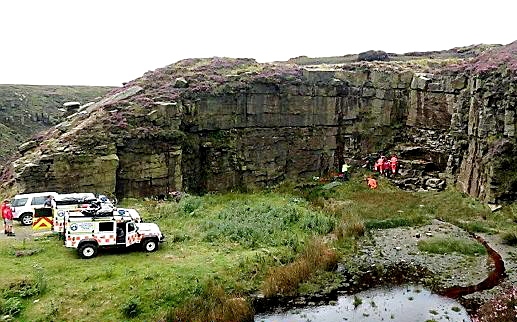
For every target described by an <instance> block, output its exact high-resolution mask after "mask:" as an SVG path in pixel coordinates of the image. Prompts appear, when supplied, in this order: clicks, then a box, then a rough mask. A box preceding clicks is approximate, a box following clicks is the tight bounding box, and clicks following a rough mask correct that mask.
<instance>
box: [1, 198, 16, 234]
mask: <svg viewBox="0 0 517 322" xmlns="http://www.w3.org/2000/svg"><path fill="white" fill-rule="evenodd" d="M2 218H3V219H4V225H5V233H6V234H7V236H14V233H13V211H12V210H11V207H10V206H9V200H7V199H5V200H4V202H3V203H2Z"/></svg>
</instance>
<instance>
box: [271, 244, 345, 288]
mask: <svg viewBox="0 0 517 322" xmlns="http://www.w3.org/2000/svg"><path fill="white" fill-rule="evenodd" d="M337 261H338V255H337V253H336V252H335V251H334V250H332V249H331V248H329V246H328V245H327V244H325V243H324V242H323V241H322V240H321V239H313V240H311V241H310V242H309V243H308V244H307V246H306V247H305V250H304V251H303V252H302V254H301V255H300V256H299V257H298V258H297V259H296V260H295V261H294V262H292V263H289V264H287V265H285V266H280V267H274V268H271V269H270V270H269V271H268V273H267V274H266V278H265V280H264V282H263V284H262V293H263V294H264V296H265V297H273V296H278V295H293V294H295V292H296V290H297V289H298V286H299V285H300V284H301V283H302V282H304V281H307V280H308V279H309V278H311V277H312V276H313V275H314V274H315V273H316V272H317V271H328V270H332V269H334V268H335V267H336V265H337Z"/></svg>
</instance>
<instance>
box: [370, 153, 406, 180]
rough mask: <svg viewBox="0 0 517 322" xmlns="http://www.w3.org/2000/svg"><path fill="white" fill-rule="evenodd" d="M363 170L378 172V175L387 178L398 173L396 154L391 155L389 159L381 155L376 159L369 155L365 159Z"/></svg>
mask: <svg viewBox="0 0 517 322" xmlns="http://www.w3.org/2000/svg"><path fill="white" fill-rule="evenodd" d="M363 168H368V169H369V170H371V171H374V172H378V173H379V174H380V175H384V176H387V177H389V176H392V175H395V174H397V173H398V168H399V159H398V157H397V155H396V154H392V155H391V157H390V158H387V157H385V156H384V155H381V156H379V158H378V159H375V157H373V156H372V155H369V156H368V157H366V158H365V164H364V165H363Z"/></svg>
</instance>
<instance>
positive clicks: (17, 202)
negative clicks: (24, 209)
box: [11, 198, 29, 207]
mask: <svg viewBox="0 0 517 322" xmlns="http://www.w3.org/2000/svg"><path fill="white" fill-rule="evenodd" d="M27 199H29V198H19V199H13V201H12V202H11V207H21V206H25V204H26V203H27Z"/></svg>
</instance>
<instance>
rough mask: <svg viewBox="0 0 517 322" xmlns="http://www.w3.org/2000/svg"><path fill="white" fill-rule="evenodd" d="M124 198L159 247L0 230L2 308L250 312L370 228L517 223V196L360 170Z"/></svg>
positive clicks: (234, 316) (190, 314)
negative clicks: (334, 176) (411, 187)
mask: <svg viewBox="0 0 517 322" xmlns="http://www.w3.org/2000/svg"><path fill="white" fill-rule="evenodd" d="M122 204H123V205H124V206H126V207H134V208H136V209H138V210H139V211H140V213H141V215H142V217H143V218H144V219H145V220H146V221H148V222H156V223H157V224H158V225H159V226H160V228H161V230H162V232H163V233H164V234H165V235H166V239H167V241H166V243H164V244H162V245H161V248H160V249H159V250H158V251H157V252H155V253H143V252H140V251H127V250H112V251H101V252H100V253H99V256H98V257H96V258H94V259H91V260H82V259H80V258H79V257H78V255H77V253H76V252H75V251H74V250H73V249H67V248H64V247H63V246H62V242H61V241H60V240H58V238H57V237H55V236H49V237H44V238H40V239H34V240H25V241H15V240H13V239H2V240H0V257H1V258H2V260H1V261H0V270H1V271H2V274H1V275H0V291H1V297H0V311H1V312H0V313H1V314H2V315H10V316H15V318H14V319H15V320H17V321H125V320H135V321H157V320H162V321H177V320H184V321H185V320H188V321H203V320H206V319H207V317H209V319H210V320H214V321H235V320H249V319H250V318H252V309H251V307H250V305H249V302H248V301H247V298H248V296H249V295H250V294H254V293H257V292H261V293H263V294H266V295H269V296H273V295H275V294H279V293H280V294H296V293H297V292H304V290H307V289H310V290H311V291H314V288H318V287H319V286H318V285H324V284H325V283H327V282H328V281H329V280H332V279H333V278H334V276H333V275H332V274H333V273H332V269H333V267H334V265H335V263H336V261H337V260H343V261H346V259H347V256H349V255H350V254H352V253H353V252H354V249H355V247H354V244H355V242H356V241H357V239H358V238H368V230H369V229H383V228H390V227H396V226H415V225H422V224H425V223H428V222H430V220H431V219H433V218H440V219H443V220H446V221H450V222H453V223H456V224H459V225H461V226H462V227H465V228H467V229H469V228H471V230H473V231H479V230H483V231H486V232H488V233H494V234H496V233H497V234H502V235H504V234H509V233H512V232H515V229H516V228H515V227H516V226H517V224H516V217H515V207H514V206H509V207H506V208H504V209H503V211H500V212H497V213H491V212H490V211H489V209H488V208H486V207H485V206H483V205H482V204H479V203H478V202H476V201H475V200H473V199H471V198H469V197H466V196H464V195H462V194H460V193H457V192H454V191H445V192H440V193H431V192H430V193H409V192H403V191H400V190H398V189H396V188H394V187H391V186H390V185H389V184H388V183H387V182H384V181H381V182H380V189H378V190H374V191H371V190H368V189H367V188H366V187H365V186H364V185H363V182H362V181H361V180H360V178H357V179H354V180H352V181H351V182H346V183H344V184H342V185H340V186H336V187H331V186H330V187H329V186H325V185H323V184H319V183H308V184H305V185H299V186H293V185H284V186H282V187H278V188H277V189H274V190H272V191H264V192H259V193H254V194H239V193H229V194H208V195H205V196H202V197H198V196H189V197H186V198H184V199H183V200H182V201H181V202H179V203H175V202H161V203H160V202H156V201H144V200H124V201H123V202H122ZM329 236H335V237H336V238H328V237H329ZM17 251H18V253H20V251H25V252H26V253H27V252H28V253H30V252H32V253H34V254H32V255H30V256H20V257H17V256H16V253H17ZM315 263H318V264H315ZM0 318H1V316H0Z"/></svg>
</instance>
